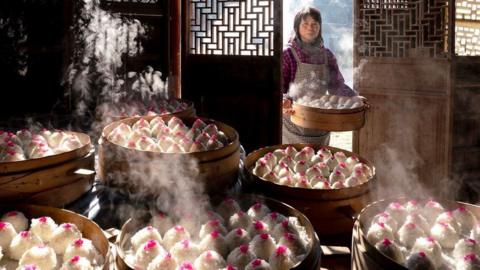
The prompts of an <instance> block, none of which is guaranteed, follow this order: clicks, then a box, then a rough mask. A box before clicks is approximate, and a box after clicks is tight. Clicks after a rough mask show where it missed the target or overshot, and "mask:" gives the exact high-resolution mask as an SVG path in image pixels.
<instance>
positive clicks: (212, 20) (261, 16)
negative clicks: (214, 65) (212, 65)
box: [189, 0, 274, 56]
mask: <svg viewBox="0 0 480 270" xmlns="http://www.w3.org/2000/svg"><path fill="white" fill-rule="evenodd" d="M273 7H274V0H190V41H189V44H190V53H192V54H220V55H255V56H272V55H273V54H274V8H273Z"/></svg>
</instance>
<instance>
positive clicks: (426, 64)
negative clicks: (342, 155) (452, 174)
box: [354, 0, 453, 196]
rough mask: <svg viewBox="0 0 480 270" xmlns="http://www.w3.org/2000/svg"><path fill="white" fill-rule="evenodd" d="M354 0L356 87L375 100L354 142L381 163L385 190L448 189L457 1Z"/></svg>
mask: <svg viewBox="0 0 480 270" xmlns="http://www.w3.org/2000/svg"><path fill="white" fill-rule="evenodd" d="M354 2H355V9H354V11H355V24H354V25H355V46H354V57H355V58H354V66H355V68H356V73H355V75H354V82H355V88H356V89H357V90H359V92H360V94H361V95H364V96H366V97H367V98H368V100H369V101H370V102H371V104H372V109H371V110H370V112H369V113H368V114H367V121H366V125H365V127H364V128H362V129H361V130H360V131H359V132H357V133H356V136H355V139H354V150H356V151H357V152H358V153H359V154H360V155H362V156H364V157H366V158H367V159H370V160H371V161H373V163H374V164H375V165H376V167H377V176H378V179H379V180H380V185H379V186H380V187H381V186H382V184H383V185H384V186H385V187H386V189H384V190H383V191H385V192H384V193H382V196H389V195H391V196H400V195H402V193H403V194H407V193H408V194H409V196H413V195H415V194H417V195H422V196H426V195H428V193H426V192H425V190H424V189H421V188H419V187H421V186H423V187H425V188H426V189H427V190H431V191H434V193H436V194H439V193H444V194H445V193H448V192H449V191H450V190H448V189H449V186H448V184H452V182H447V181H443V180H444V179H446V177H447V176H448V175H449V169H450V168H449V164H450V158H451V156H450V152H451V148H450V145H451V134H452V132H451V131H452V120H451V119H452V82H451V45H450V42H449V41H451V34H452V33H451V32H449V30H448V29H452V28H451V25H449V23H450V22H451V21H449V15H448V14H453V13H452V12H451V9H452V5H451V3H449V2H451V1H448V0H433V1H408V0H382V1H378V0H359V1H354ZM394 187H399V188H394ZM440 187H441V189H440ZM389 192H391V194H389ZM412 192H413V193H412ZM414 192H418V193H414Z"/></svg>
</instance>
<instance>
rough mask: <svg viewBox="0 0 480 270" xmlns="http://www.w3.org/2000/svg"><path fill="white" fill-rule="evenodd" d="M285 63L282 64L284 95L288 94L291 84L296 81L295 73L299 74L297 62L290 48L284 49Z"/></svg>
mask: <svg viewBox="0 0 480 270" xmlns="http://www.w3.org/2000/svg"><path fill="white" fill-rule="evenodd" d="M282 60H283V62H282V76H283V81H282V91H283V93H284V94H287V93H288V88H289V87H290V83H292V82H293V81H294V80H295V72H297V62H296V61H295V58H294V57H293V54H292V51H290V47H286V48H285V49H283V59H282Z"/></svg>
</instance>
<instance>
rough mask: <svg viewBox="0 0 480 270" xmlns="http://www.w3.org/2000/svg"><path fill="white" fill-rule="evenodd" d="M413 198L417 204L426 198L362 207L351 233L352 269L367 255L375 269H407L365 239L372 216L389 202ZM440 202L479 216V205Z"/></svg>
mask: <svg viewBox="0 0 480 270" xmlns="http://www.w3.org/2000/svg"><path fill="white" fill-rule="evenodd" d="M412 199H415V200H417V201H418V202H419V204H422V205H423V204H424V203H425V202H426V201H428V199H417V198H405V197H401V198H397V199H382V200H378V201H375V202H373V203H370V204H368V205H367V206H366V207H365V208H363V209H362V211H361V212H360V214H359V215H358V217H357V218H356V221H355V225H354V228H353V234H352V249H355V250H356V252H355V253H354V252H353V251H352V259H351V263H352V269H359V268H358V267H355V268H354V267H353V266H354V264H355V263H357V262H358V261H361V262H362V263H365V264H368V262H367V260H366V259H365V257H368V258H369V259H370V260H372V261H373V262H374V263H375V264H377V265H375V266H371V267H373V268H375V267H377V268H375V269H394V270H408V269H407V267H405V266H403V265H401V264H399V263H397V262H396V261H394V260H392V259H391V258H390V257H388V256H386V255H384V254H383V253H381V252H380V251H379V250H378V249H377V248H375V244H372V243H370V242H369V241H368V239H367V231H368V226H369V225H370V223H371V220H372V218H373V217H374V216H375V215H376V214H378V213H381V212H383V211H384V210H385V208H386V207H387V206H388V204H389V203H391V202H400V203H402V204H403V203H406V202H407V201H409V200H412ZM435 201H436V202H438V203H440V204H441V205H442V206H444V207H445V208H446V209H454V208H458V207H460V206H463V207H465V208H466V209H468V210H470V211H471V212H472V213H473V214H474V215H475V216H476V217H477V218H478V217H480V207H479V206H476V205H473V204H469V203H465V202H459V201H447V200H435Z"/></svg>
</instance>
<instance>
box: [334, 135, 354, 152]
mask: <svg viewBox="0 0 480 270" xmlns="http://www.w3.org/2000/svg"><path fill="white" fill-rule="evenodd" d="M352 136H353V132H352V131H346V132H332V133H331V134H330V146H333V147H337V148H341V149H344V150H347V151H352Z"/></svg>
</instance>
